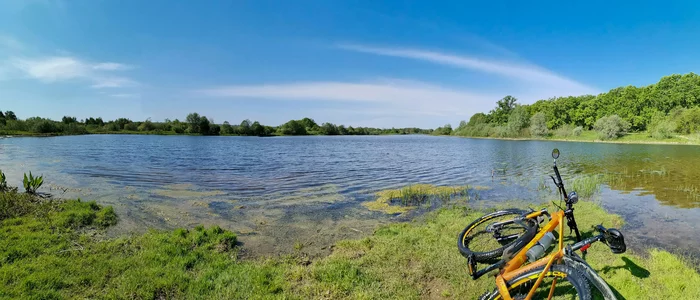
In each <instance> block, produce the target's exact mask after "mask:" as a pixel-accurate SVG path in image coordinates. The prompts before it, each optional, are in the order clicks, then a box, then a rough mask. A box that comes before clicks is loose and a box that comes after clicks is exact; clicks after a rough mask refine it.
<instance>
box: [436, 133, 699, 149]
mask: <svg viewBox="0 0 700 300" xmlns="http://www.w3.org/2000/svg"><path fill="white" fill-rule="evenodd" d="M445 136H448V135H445ZM449 136H453V137H458V138H466V139H483V140H503V141H543V142H544V141H552V142H570V143H571V142H573V143H602V144H627V145H635V144H637V145H685V146H700V143H692V142H687V143H683V142H676V141H668V142H666V141H620V140H610V141H604V140H578V139H566V138H533V137H530V138H526V137H513V138H509V137H477V136H460V135H449Z"/></svg>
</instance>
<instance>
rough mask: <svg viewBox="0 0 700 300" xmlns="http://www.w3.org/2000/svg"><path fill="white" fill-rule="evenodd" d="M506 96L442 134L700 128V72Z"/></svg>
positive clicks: (659, 133)
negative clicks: (588, 89) (571, 92)
mask: <svg viewBox="0 0 700 300" xmlns="http://www.w3.org/2000/svg"><path fill="white" fill-rule="evenodd" d="M516 102H517V99H516V98H514V97H512V96H506V97H504V98H503V99H501V100H499V101H498V102H497V105H496V107H495V108H494V109H493V110H491V111H489V113H487V114H485V113H476V114H474V115H473V116H472V117H471V118H470V119H469V121H468V122H467V121H462V122H461V123H460V124H459V127H457V128H456V129H454V130H453V129H452V127H451V126H450V125H446V126H443V127H439V128H437V129H436V130H435V131H434V132H435V133H436V134H454V135H462V136H475V137H527V136H547V135H577V134H580V133H581V132H582V131H583V130H591V129H593V130H596V131H597V132H598V133H599V137H600V138H602V139H613V138H616V137H620V136H622V135H624V134H626V133H627V132H628V131H634V132H642V131H646V132H647V133H648V135H649V136H652V137H654V138H659V139H663V138H670V137H672V136H673V134H674V133H676V134H691V133H697V132H700V76H699V75H697V74H695V73H689V74H685V75H678V74H674V75H671V76H666V77H663V78H661V80H660V81H659V82H658V83H656V84H651V85H648V86H643V87H635V86H626V87H618V88H615V89H612V90H610V91H609V92H607V93H601V94H599V95H597V96H593V95H583V96H569V97H557V98H550V99H547V100H539V101H537V102H535V103H533V104H530V105H520V104H517V103H516Z"/></svg>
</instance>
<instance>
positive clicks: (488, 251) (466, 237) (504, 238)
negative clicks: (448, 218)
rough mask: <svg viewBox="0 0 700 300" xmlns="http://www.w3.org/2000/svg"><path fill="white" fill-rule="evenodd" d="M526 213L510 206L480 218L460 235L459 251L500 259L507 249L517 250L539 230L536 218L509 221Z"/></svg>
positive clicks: (483, 260)
mask: <svg viewBox="0 0 700 300" xmlns="http://www.w3.org/2000/svg"><path fill="white" fill-rule="evenodd" d="M526 213H527V211H524V210H519V209H508V210H501V211H497V212H493V213H490V214H486V215H484V216H482V217H480V218H478V219H476V220H475V221H474V222H472V223H471V224H469V225H467V227H465V228H464V230H462V232H461V233H460V234H459V236H458V237H457V239H458V240H457V247H458V248H459V252H460V253H462V256H464V257H466V258H469V257H470V256H473V258H474V260H475V261H476V262H479V263H486V262H493V261H496V260H498V259H500V257H501V256H503V251H504V250H505V249H509V251H510V252H512V253H516V252H517V251H518V250H520V249H521V248H522V247H524V246H525V245H526V244H527V242H529V241H530V240H531V239H532V238H533V237H534V236H535V234H536V233H537V222H536V221H534V220H530V219H524V220H522V222H508V221H512V220H513V219H515V218H516V217H520V216H522V215H524V214H526ZM502 222H506V223H505V224H504V223H502Z"/></svg>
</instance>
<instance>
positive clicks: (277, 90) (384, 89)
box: [198, 80, 496, 115]
mask: <svg viewBox="0 0 700 300" xmlns="http://www.w3.org/2000/svg"><path fill="white" fill-rule="evenodd" d="M198 92H199V93H201V94H204V95H207V96H216V97H229V98H260V99H278V100H296V101H333V102H346V103H348V102H360V103H371V104H377V105H382V106H384V107H386V108H391V109H396V110H403V111H405V110H412V111H413V112H419V113H420V114H422V115H448V114H455V113H456V112H457V111H460V110H464V109H469V110H471V109H470V108H473V107H474V106H477V107H479V106H483V105H484V104H485V103H490V102H491V101H493V99H496V98H494V97H495V96H494V95H487V94H477V93H472V92H468V91H463V90H455V89H448V88H444V87H440V86H435V85H430V84H425V83H421V82H416V81H405V80H383V81H381V82H360V83H357V82H333V81H321V82H299V83H288V84H265V85H242V86H223V87H216V88H211V89H205V90H200V91H198ZM488 105H490V104H488Z"/></svg>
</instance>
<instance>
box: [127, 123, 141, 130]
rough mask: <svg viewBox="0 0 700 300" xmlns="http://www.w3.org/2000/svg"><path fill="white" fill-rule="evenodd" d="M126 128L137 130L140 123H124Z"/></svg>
mask: <svg viewBox="0 0 700 300" xmlns="http://www.w3.org/2000/svg"><path fill="white" fill-rule="evenodd" d="M124 130H127V131H137V130H139V125H138V124H136V123H133V122H132V123H127V124H125V125H124Z"/></svg>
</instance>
